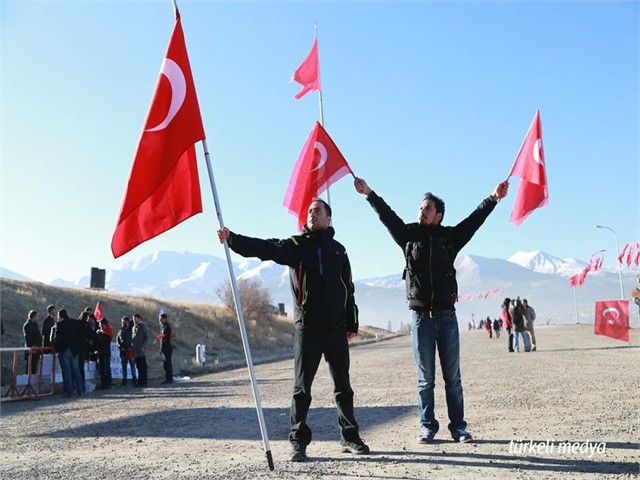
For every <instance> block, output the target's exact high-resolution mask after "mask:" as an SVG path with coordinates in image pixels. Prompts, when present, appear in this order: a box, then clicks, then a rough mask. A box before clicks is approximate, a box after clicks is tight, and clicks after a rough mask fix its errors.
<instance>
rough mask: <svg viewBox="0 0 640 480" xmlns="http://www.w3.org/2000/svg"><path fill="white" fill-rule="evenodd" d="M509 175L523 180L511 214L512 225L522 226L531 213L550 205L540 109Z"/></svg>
mask: <svg viewBox="0 0 640 480" xmlns="http://www.w3.org/2000/svg"><path fill="white" fill-rule="evenodd" d="M509 176H510V177H511V176H514V177H520V178H521V179H522V180H521V181H520V185H519V186H518V192H517V193H516V199H515V201H514V203H513V210H512V212H511V223H513V224H515V225H520V224H521V223H522V222H523V221H524V219H525V218H527V217H528V216H529V214H530V213H531V212H532V211H534V210H535V209H536V208H540V207H543V206H545V205H547V204H548V203H549V191H548V190H547V174H546V170H545V164H544V149H543V148H542V123H541V121H540V111H539V110H538V111H537V112H536V114H535V116H534V117H533V121H532V122H531V126H530V127H529V131H528V132H527V136H526V137H525V139H524V142H522V146H521V147H520V151H519V152H518V155H517V157H516V161H515V162H514V163H513V167H512V168H511V173H509Z"/></svg>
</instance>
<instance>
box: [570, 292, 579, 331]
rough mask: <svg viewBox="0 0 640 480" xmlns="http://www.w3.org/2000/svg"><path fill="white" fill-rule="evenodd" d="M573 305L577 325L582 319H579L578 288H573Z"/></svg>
mask: <svg viewBox="0 0 640 480" xmlns="http://www.w3.org/2000/svg"><path fill="white" fill-rule="evenodd" d="M572 288H573V305H574V306H575V308H576V325H577V324H579V323H580V319H579V318H578V300H577V297H576V287H575V286H573V287H572Z"/></svg>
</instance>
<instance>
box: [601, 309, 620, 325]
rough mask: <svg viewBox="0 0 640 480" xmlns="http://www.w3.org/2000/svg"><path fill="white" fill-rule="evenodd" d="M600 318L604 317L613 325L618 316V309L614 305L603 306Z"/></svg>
mask: <svg viewBox="0 0 640 480" xmlns="http://www.w3.org/2000/svg"><path fill="white" fill-rule="evenodd" d="M602 318H604V319H605V320H606V321H607V323H608V324H609V325H615V324H616V322H617V320H618V319H619V318H620V310H618V309H617V308H615V307H609V308H605V309H604V310H603V311H602Z"/></svg>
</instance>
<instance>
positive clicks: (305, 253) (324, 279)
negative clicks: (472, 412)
mask: <svg viewBox="0 0 640 480" xmlns="http://www.w3.org/2000/svg"><path fill="white" fill-rule="evenodd" d="M334 234H335V231H334V229H333V227H331V207H330V206H329V205H328V204H327V203H326V202H324V201H323V200H320V199H314V200H313V201H312V202H311V205H310V206H309V210H308V214H307V224H306V225H305V227H304V229H303V230H302V233H301V234H300V235H294V236H292V237H289V238H287V239H283V240H277V239H271V240H262V239H259V238H250V237H245V236H243V235H239V234H237V233H232V232H231V231H230V230H229V229H228V228H226V227H224V228H222V229H219V230H218V239H219V240H220V243H224V242H225V240H226V241H227V243H228V244H229V247H230V248H231V249H232V250H233V251H234V252H236V253H238V254H240V255H242V256H243V257H258V258H260V259H261V260H273V261H274V262H276V263H279V264H280V265H287V266H288V267H289V279H290V282H291V290H292V293H293V300H294V320H295V336H294V345H293V355H294V385H293V399H292V401H291V416H290V421H291V431H290V433H289V441H290V442H291V447H292V452H291V458H290V459H291V461H292V462H303V461H306V460H307V453H306V452H307V445H309V443H311V438H312V434H311V428H309V425H308V424H307V414H308V412H309V406H310V404H311V385H312V383H313V379H314V377H315V375H316V372H317V370H318V366H319V364H320V359H321V358H322V355H324V358H325V360H326V362H327V363H328V364H329V372H330V373H331V377H332V378H333V383H334V398H335V401H336V406H337V408H338V424H339V426H340V434H341V442H340V443H341V447H342V451H343V452H345V453H353V454H356V455H366V454H368V453H369V452H370V450H369V447H368V446H367V445H366V444H365V443H364V442H363V441H362V439H361V438H360V433H359V427H358V423H357V422H356V419H355V415H354V412H353V390H352V389H351V383H350V381H349V342H348V340H349V339H352V338H354V337H355V336H356V335H357V334H358V307H357V306H356V303H355V298H354V287H353V282H352V280H351V265H350V263H349V258H348V257H347V252H346V250H345V248H344V246H342V245H341V244H340V243H338V242H337V241H336V240H334V238H333V237H334Z"/></svg>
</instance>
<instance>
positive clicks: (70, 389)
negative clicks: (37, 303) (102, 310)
mask: <svg viewBox="0 0 640 480" xmlns="http://www.w3.org/2000/svg"><path fill="white" fill-rule="evenodd" d="M159 321H160V324H161V333H160V334H159V335H157V336H156V338H157V339H159V340H160V352H161V354H162V356H163V367H164V370H165V379H164V381H163V382H162V383H163V384H166V383H173V366H172V353H173V344H172V338H173V334H172V331H171V325H170V324H169V322H168V317H167V314H166V313H161V314H160V316H159ZM22 329H23V334H24V341H25V346H26V347H30V348H31V350H30V351H27V352H25V361H26V365H27V366H26V369H27V370H26V373H27V374H29V373H30V374H31V375H35V374H37V373H38V371H39V370H38V364H39V361H40V356H41V352H45V353H46V352H47V350H46V349H48V348H50V349H52V351H53V352H55V354H56V355H57V357H58V361H59V364H60V370H61V372H62V382H63V387H64V395H65V396H66V397H72V396H73V394H74V393H77V395H79V396H82V395H83V394H84V393H86V383H85V364H86V363H87V362H96V371H97V373H98V376H99V378H100V384H99V385H98V386H97V387H96V388H98V389H109V388H111V386H112V384H113V379H112V374H111V344H112V342H114V341H115V342H116V344H117V346H118V349H119V352H120V360H121V362H122V375H123V378H122V383H121V384H120V385H121V386H123V387H125V386H128V385H129V383H128V378H127V377H128V375H127V373H128V372H131V385H132V386H134V387H147V386H148V366H147V359H146V349H147V345H148V343H149V335H148V333H147V327H146V326H145V324H144V323H143V321H142V317H141V315H140V314H138V313H134V314H133V321H132V320H131V319H130V318H129V317H127V316H125V317H122V319H121V327H120V329H119V330H118V332H117V334H116V335H114V330H113V328H112V327H111V325H110V323H109V320H108V319H107V318H106V317H103V316H102V314H100V318H99V319H98V318H96V315H95V314H94V312H93V309H92V308H91V307H86V308H85V309H84V310H83V311H82V312H81V313H80V315H79V317H78V318H77V319H74V318H70V317H69V314H68V312H67V309H65V308H62V309H60V310H58V309H57V307H56V306H55V305H49V306H48V307H47V317H46V318H45V319H44V320H43V322H42V327H39V325H38V312H37V311H35V310H30V311H29V313H28V314H27V321H26V322H25V323H24V325H23V327H22ZM43 348H44V350H43ZM29 359H30V360H29Z"/></svg>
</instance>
